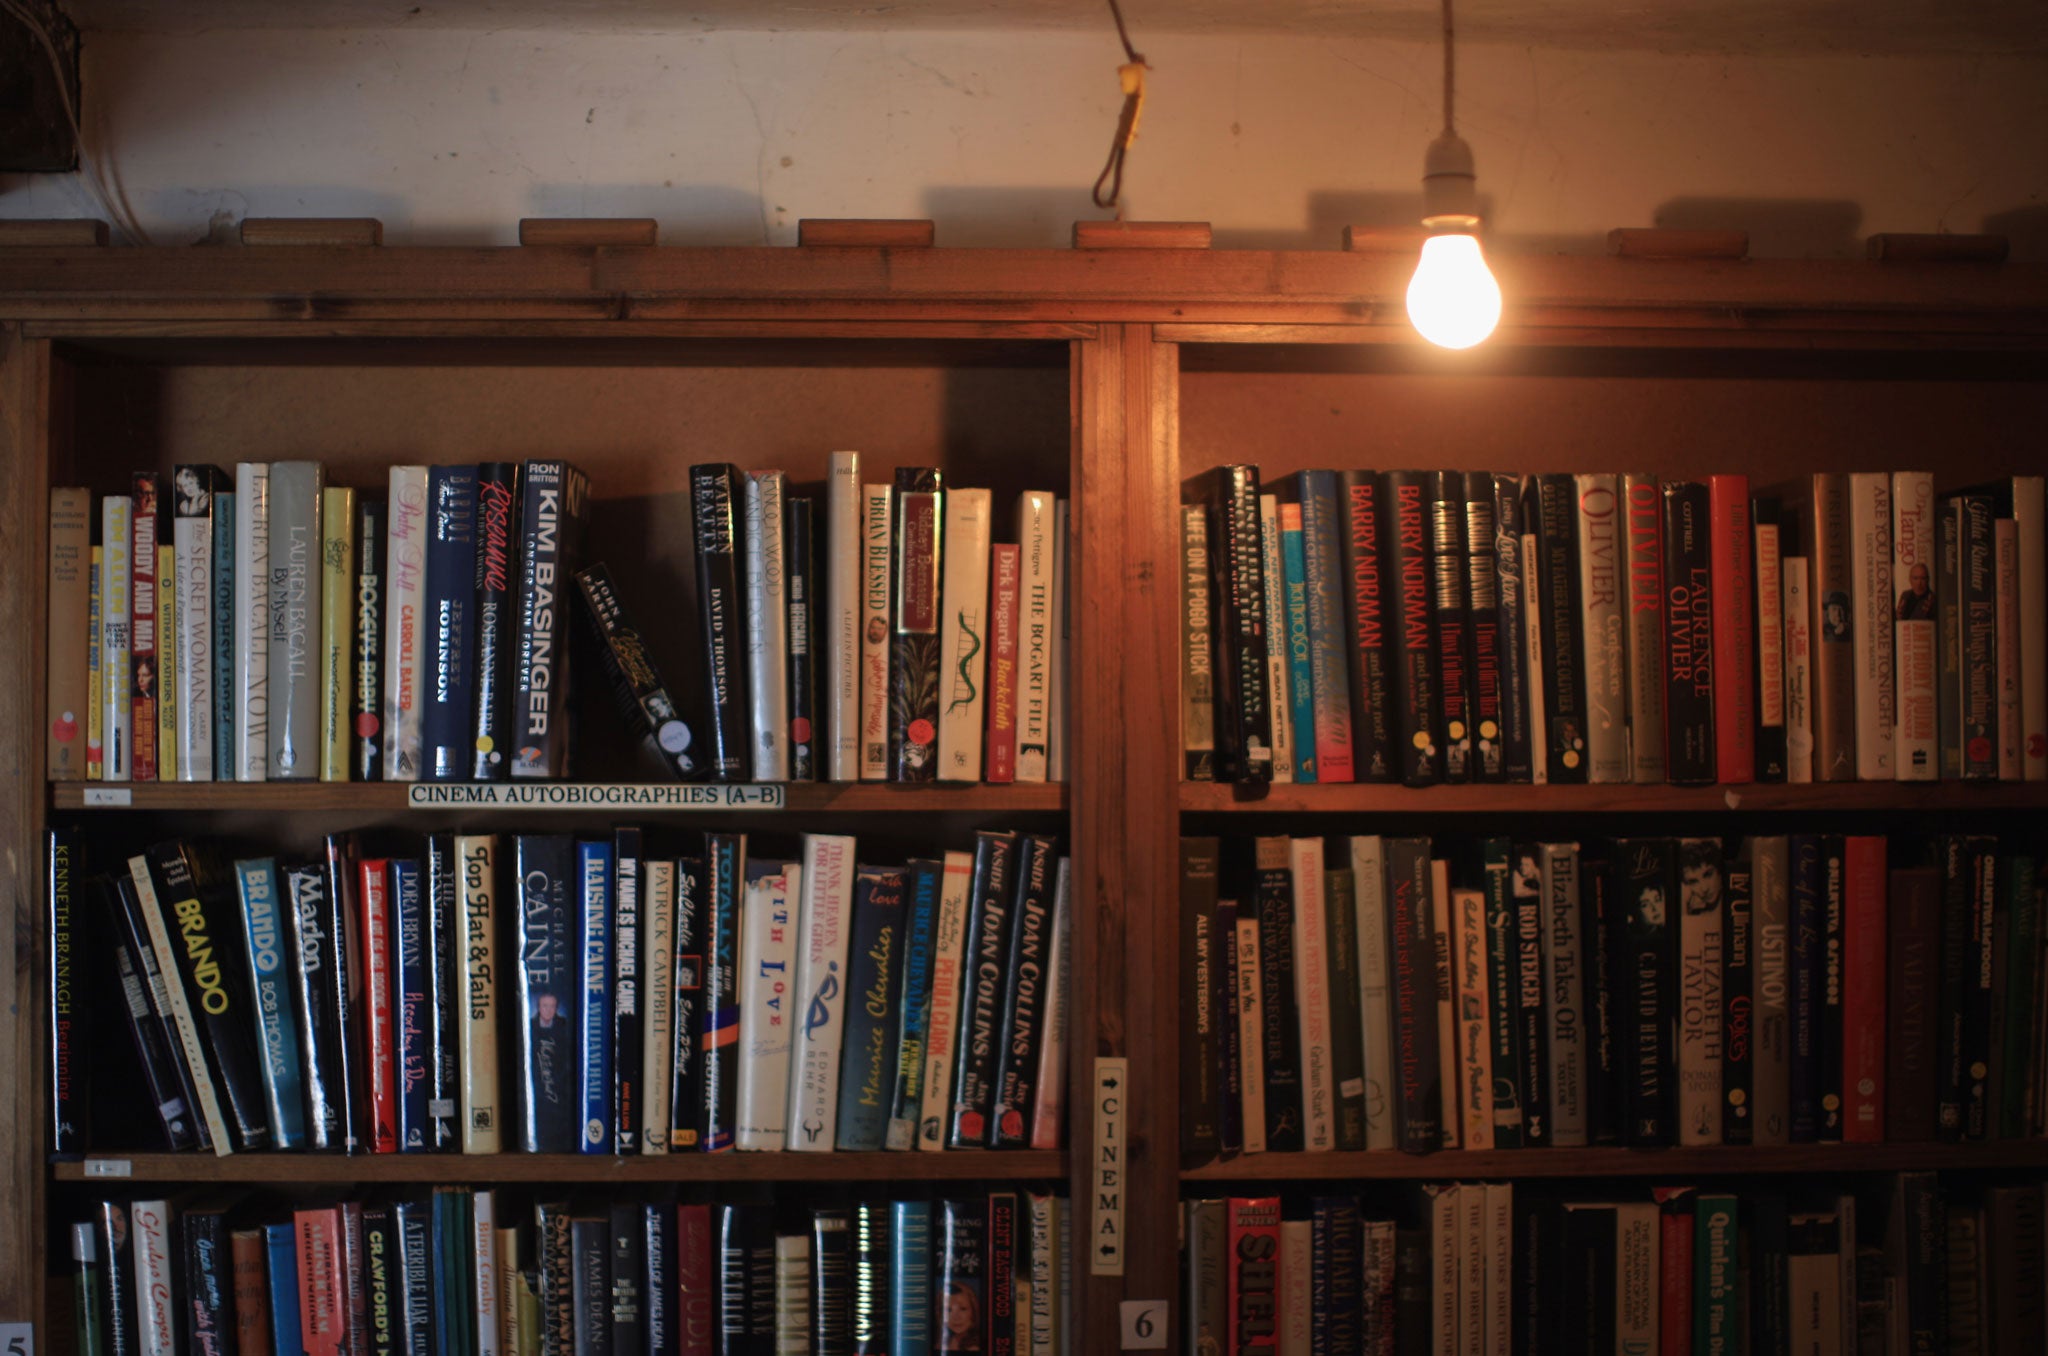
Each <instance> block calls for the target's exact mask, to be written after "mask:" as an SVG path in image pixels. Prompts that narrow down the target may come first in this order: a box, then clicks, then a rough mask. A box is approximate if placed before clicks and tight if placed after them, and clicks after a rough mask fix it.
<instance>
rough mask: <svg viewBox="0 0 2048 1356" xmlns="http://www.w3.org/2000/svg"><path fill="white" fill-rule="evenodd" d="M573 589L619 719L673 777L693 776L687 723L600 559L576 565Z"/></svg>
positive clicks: (696, 768) (694, 768)
mask: <svg viewBox="0 0 2048 1356" xmlns="http://www.w3.org/2000/svg"><path fill="white" fill-rule="evenodd" d="M576 591H577V593H578V594H579V595H580V596H581V598H582V600H583V608H582V614H583V619H584V622H585V624H586V630H587V632H588V634H589V635H590V637H591V639H592V640H593V641H595V646H594V648H595V649H596V651H597V656H598V661H599V663H600V665H601V666H602V667H603V669H604V671H605V677H606V678H607V679H608V680H609V682H610V684H611V689H612V699H613V704H614V705H615V706H616V707H617V709H618V712H619V717H620V719H621V720H622V721H623V722H624V723H625V725H626V727H627V728H628V729H630V730H632V731H634V732H635V733H636V734H638V735H639V736H640V745H641V748H642V751H643V752H644V753H645V754H646V755H647V758H648V759H649V760H650V761H652V762H653V763H655V764H657V765H658V766H660V767H661V768H662V769H663V770H664V771H666V772H667V773H669V774H670V775H671V776H673V777H676V778H677V779H679V780H685V781H687V780H691V779H694V778H695V777H697V775H698V774H699V772H700V771H701V769H700V768H699V766H698V763H697V755H696V754H694V753H692V752H691V744H692V741H691V737H690V729H689V726H688V725H686V724H684V723H683V721H682V719H681V717H680V715H679V713H678V711H677V708H676V703H675V699H674V698H672V697H671V696H670V695H669V691H668V688H667V686H666V685H665V684H664V683H663V682H662V677H661V674H660V673H658V672H657V671H656V670H655V667H654V660H653V658H652V656H650V655H649V654H648V652H647V645H646V642H645V641H644V640H642V638H641V635H640V631H639V629H638V628H637V627H635V626H634V625H633V621H632V619H631V618H630V617H628V616H627V615H626V610H625V607H624V605H623V604H621V603H620V601H619V595H618V590H617V588H616V587H615V586H614V585H613V583H612V576H611V571H609V570H607V569H606V568H605V567H604V566H603V565H590V566H586V567H585V568H583V569H581V570H578V571H577V572H576Z"/></svg>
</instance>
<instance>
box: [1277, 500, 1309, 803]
mask: <svg viewBox="0 0 2048 1356" xmlns="http://www.w3.org/2000/svg"><path fill="white" fill-rule="evenodd" d="M1295 507H1296V506H1295V505H1293V504H1284V505H1282V506H1281V509H1280V521H1281V524H1282V526H1281V529H1280V569H1281V579H1282V582H1283V584H1284V585H1285V588H1284V591H1283V595H1282V596H1283V597H1284V598H1285V600H1286V604H1287V706H1288V718H1289V719H1290V720H1291V721H1292V722H1293V725H1294V780H1295V781H1297V782H1313V781H1314V780H1315V779H1316V696H1315V692H1316V690H1315V679H1314V669H1313V667H1312V659H1311V655H1312V654H1313V646H1312V645H1311V643H1310V639H1309V624H1308V550H1307V546H1306V545H1305V543H1304V542H1303V540H1302V529H1301V522H1300V515H1299V514H1298V513H1295V512H1291V510H1293V509H1294V508H1295Z"/></svg>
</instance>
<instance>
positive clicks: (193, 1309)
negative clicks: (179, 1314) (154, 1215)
mask: <svg viewBox="0 0 2048 1356" xmlns="http://www.w3.org/2000/svg"><path fill="white" fill-rule="evenodd" d="M178 1228H179V1232H180V1233H181V1234H183V1236H184V1243H185V1267H184V1276H183V1277H182V1278H181V1280H180V1284H179V1289H180V1291H181V1292H182V1298H183V1300H184V1303H183V1305H181V1306H180V1308H181V1309H182V1311H183V1315H184V1320H185V1322H184V1329H185V1350H186V1351H187V1352H188V1353H189V1356H227V1352H228V1350H229V1347H230V1346H231V1344H232V1343H233V1342H234V1327H235V1300H234V1292H233V1280H234V1278H233V1274H232V1271H233V1268H232V1264H231V1261H230V1258H229V1254H228V1226H227V1221H226V1219H225V1218H223V1216H222V1215H221V1213H220V1212H219V1211H218V1210H188V1211H186V1212H185V1213H184V1214H183V1215H182V1216H181V1217H180V1218H179V1220H178Z"/></svg>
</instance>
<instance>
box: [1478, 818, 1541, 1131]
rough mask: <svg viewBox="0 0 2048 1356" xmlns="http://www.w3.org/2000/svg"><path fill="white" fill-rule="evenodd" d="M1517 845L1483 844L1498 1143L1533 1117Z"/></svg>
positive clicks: (1492, 841) (1495, 840) (1502, 841)
mask: <svg viewBox="0 0 2048 1356" xmlns="http://www.w3.org/2000/svg"><path fill="white" fill-rule="evenodd" d="M1513 853H1514V846H1513V844H1511V843H1510V842H1509V841H1508V840H1507V839H1505V838H1488V839H1486V840H1485V842H1484V843H1483V844H1482V845H1481V856H1482V858H1483V861H1484V866H1485V871H1486V991H1487V1016H1488V1018H1489V1021H1490V1024H1491V1027H1492V1040H1491V1046H1492V1056H1493V1147H1494V1148H1496V1149H1519V1148H1521V1147H1522V1138H1523V1135H1524V1134H1525V1133H1527V1131H1526V1123H1527V1120H1528V1101H1529V1099H1528V1097H1527V1096H1526V1095H1524V1093H1523V1091H1522V1039H1521V995H1520V993H1519V992H1518V989H1517V982H1518V980H1519V977H1520V965H1519V961H1518V957H1517V954H1516V952H1517V947H1518V943H1517V942H1516V939H1515V905H1514V900H1513V899H1511V898H1510V897H1509V895H1508V865H1509V859H1510V858H1511V857H1512V856H1513Z"/></svg>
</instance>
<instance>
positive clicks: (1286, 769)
mask: <svg viewBox="0 0 2048 1356" xmlns="http://www.w3.org/2000/svg"><path fill="white" fill-rule="evenodd" d="M1259 555H1260V560H1261V562H1262V564H1263V567H1264V571H1265V584H1266V692H1267V694H1268V695H1269V698H1270V700H1269V701H1268V703H1267V704H1268V705H1269V706H1271V707H1272V708H1273V780H1274V781H1276V782H1291V781H1293V780H1294V716H1293V710H1292V705H1293V704H1292V703H1291V702H1289V701H1288V700H1287V628H1286V627H1284V626H1278V625H1275V624H1274V619H1275V618H1279V617H1284V616H1286V615H1287V613H1286V612H1285V611H1284V610H1283V605H1282V602H1281V595H1282V593H1283V592H1284V591H1285V588H1286V585H1285V582H1284V578H1283V571H1282V567H1281V563H1280V498H1279V496H1278V495H1271V494H1262V495H1260V496H1259ZM1370 1059H1371V1055H1370V1054H1368V1055H1367V1060H1368V1061H1370ZM1372 1076H1373V1074H1372V1065H1371V1064H1370V1062H1368V1063H1367V1065H1366V1077H1367V1078H1371V1077H1372ZM1366 1114H1367V1115H1368V1116H1369V1115H1371V1114H1372V1113H1371V1111H1370V1110H1368V1111H1367V1112H1366Z"/></svg>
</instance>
